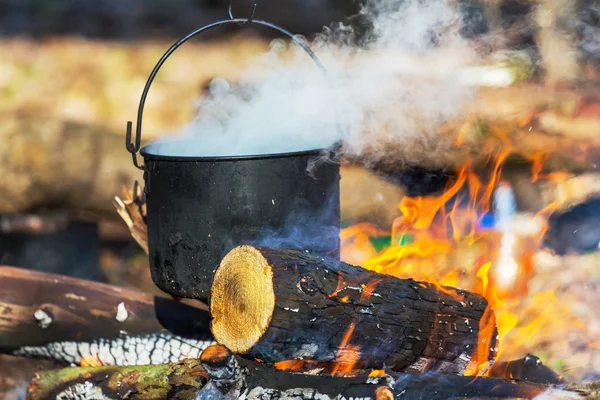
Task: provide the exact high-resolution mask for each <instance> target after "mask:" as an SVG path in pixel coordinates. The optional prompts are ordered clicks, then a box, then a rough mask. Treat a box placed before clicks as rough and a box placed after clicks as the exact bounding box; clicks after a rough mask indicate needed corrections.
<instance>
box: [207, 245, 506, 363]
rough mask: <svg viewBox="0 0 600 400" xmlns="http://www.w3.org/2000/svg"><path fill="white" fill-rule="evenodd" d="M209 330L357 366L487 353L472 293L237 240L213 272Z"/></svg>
mask: <svg viewBox="0 0 600 400" xmlns="http://www.w3.org/2000/svg"><path fill="white" fill-rule="evenodd" d="M210 312H211V314H212V316H213V320H212V325H211V330H212V332H213V335H214V337H215V339H216V340H217V342H218V343H220V344H223V345H225V346H227V347H228V348H229V349H231V350H232V351H233V352H234V353H236V354H241V355H243V356H244V357H248V358H257V359H261V360H264V361H266V362H280V361H286V360H294V359H296V360H314V361H318V362H324V363H328V362H329V363H335V364H337V365H338V372H340V373H342V372H343V371H344V370H351V369H356V368H382V367H383V366H386V367H387V368H390V369H391V370H395V371H418V372H424V371H440V372H446V373H456V374H463V373H465V371H467V372H468V373H469V372H470V373H474V371H475V370H476V369H477V367H478V366H479V365H480V364H482V363H486V362H489V361H491V360H492V359H493V358H494V355H495V353H496V336H497V334H496V327H495V316H494V313H493V311H492V310H491V309H490V308H489V306H488V303H487V301H486V300H485V299H484V298H483V297H481V296H479V295H477V294H474V293H470V292H467V291H464V290H459V289H453V288H448V287H436V286H435V285H433V284H431V283H425V282H417V281H414V280H412V279H398V278H395V277H391V276H387V275H382V274H378V273H375V272H372V271H368V270H366V269H363V268H360V267H355V266H352V265H349V264H346V263H343V262H339V261H337V260H334V259H328V258H321V257H316V256H313V255H310V254H308V253H306V252H302V251H296V250H286V249H270V248H264V247H252V246H240V247H237V248H235V249H233V250H232V251H231V252H229V253H228V254H227V255H226V256H225V257H224V258H223V260H222V262H221V264H220V266H219V267H218V269H217V270H216V272H215V278H214V283H213V286H212V289H211V300H210Z"/></svg>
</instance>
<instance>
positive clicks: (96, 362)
mask: <svg viewBox="0 0 600 400" xmlns="http://www.w3.org/2000/svg"><path fill="white" fill-rule="evenodd" d="M102 365H103V364H102V361H100V359H99V358H98V356H83V357H82V358H81V365H80V366H81V367H101V366H102Z"/></svg>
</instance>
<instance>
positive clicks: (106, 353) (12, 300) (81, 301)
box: [0, 267, 213, 365]
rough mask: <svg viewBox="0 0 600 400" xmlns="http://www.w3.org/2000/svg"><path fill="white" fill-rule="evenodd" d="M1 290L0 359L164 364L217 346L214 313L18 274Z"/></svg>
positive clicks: (10, 271) (1, 275) (3, 276)
mask: <svg viewBox="0 0 600 400" xmlns="http://www.w3.org/2000/svg"><path fill="white" fill-rule="evenodd" d="M0 287H2V290H1V291H0V315H1V316H2V318H0V353H8V354H14V355H24V356H37V357H41V358H49V359H54V360H58V361H64V362H67V363H76V364H80V363H82V361H83V362H84V364H85V363H88V364H89V365H136V364H162V363H166V362H172V361H173V362H174V361H179V360H180V359H182V358H185V357H197V356H198V355H199V354H200V352H201V350H202V349H203V348H205V347H206V346H208V345H210V344H211V343H213V339H212V336H211V334H210V332H209V314H208V313H207V312H206V311H204V310H200V309H198V308H195V307H191V306H188V305H185V304H181V303H178V302H176V301H173V300H169V299H165V298H161V297H156V296H152V295H150V294H147V293H144V292H140V291H137V290H132V289H126V288H121V287H116V286H111V285H106V284H102V283H96V282H90V281H86V280H81V279H76V278H70V277H65V276H61V275H54V274H48V273H42V272H35V271H30V270H25V269H19V268H11V267H0Z"/></svg>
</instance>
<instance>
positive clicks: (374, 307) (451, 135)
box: [0, 2, 600, 400]
mask: <svg viewBox="0 0 600 400" xmlns="http://www.w3.org/2000/svg"><path fill="white" fill-rule="evenodd" d="M384 3H385V4H387V3H386V2H384ZM417 3H418V4H417ZM417 3H415V4H417V5H412V6H407V7H406V8H405V9H401V10H400V11H401V12H398V13H397V14H393V15H394V16H395V17H397V18H401V21H402V22H405V23H409V22H411V21H413V20H417V19H418V16H419V15H420V14H421V12H422V11H423V9H422V7H425V6H424V5H423V4H420V3H419V2H417ZM369 4H370V5H366V6H365V9H364V10H363V11H364V13H365V14H367V15H369V16H370V18H372V21H371V22H372V23H373V25H374V28H373V29H374V30H375V31H376V32H377V33H378V34H379V36H378V37H377V39H372V42H373V43H374V44H373V43H370V42H368V41H367V42H368V43H366V44H365V45H364V46H365V47H366V49H363V48H357V47H356V46H354V47H352V46H351V47H350V48H345V47H344V46H338V47H336V48H335V51H334V50H332V49H333V47H330V46H331V44H330V43H329V41H328V39H331V38H326V39H327V40H326V39H323V38H321V39H320V40H316V41H315V48H316V49H317V50H316V51H313V48H312V47H309V46H308V44H307V43H306V42H305V41H304V40H302V39H301V38H299V37H296V36H294V35H292V34H291V33H289V32H287V31H286V30H285V29H283V28H280V27H278V26H276V25H273V24H271V23H268V22H266V21H262V20H257V19H256V18H255V14H254V12H255V11H256V10H255V9H254V10H253V12H252V15H251V16H250V17H248V18H235V17H234V16H233V13H232V10H231V7H230V10H229V15H230V19H227V20H224V21H220V22H217V23H214V24H211V25H208V26H205V27H202V28H199V29H198V30H196V31H194V32H191V33H190V34H189V35H187V36H185V37H184V38H182V39H181V40H179V41H177V42H176V43H175V44H174V45H172V46H171V47H170V48H169V49H168V50H167V51H166V53H164V55H163V57H162V58H160V60H159V61H158V63H157V64H156V66H155V68H154V70H153V71H152V72H151V74H150V77H149V78H148V81H147V83H146V86H145V88H144V91H143V93H142V96H141V101H140V105H139V108H138V115H137V120H136V123H137V124H136V125H135V129H134V124H133V123H132V122H129V123H128V124H127V131H126V132H127V134H126V135H127V138H126V143H127V151H129V152H130V153H131V155H132V156H133V164H134V165H135V167H137V168H139V169H140V170H142V171H143V184H140V183H138V182H135V184H134V185H133V188H132V189H131V190H130V189H128V188H127V189H125V190H124V195H123V197H115V199H114V206H115V207H116V209H117V212H118V214H119V215H120V216H121V218H122V219H123V220H124V221H125V223H126V224H127V226H128V227H129V229H130V231H131V235H132V237H133V239H134V240H135V241H136V242H137V243H138V244H139V245H140V247H141V248H142V249H143V251H144V253H145V254H146V255H147V256H148V261H149V270H150V271H151V272H150V273H151V278H152V281H153V282H154V284H156V286H157V287H158V288H160V289H161V290H162V291H163V292H164V293H166V294H167V297H157V296H153V295H150V294H148V293H145V292H142V291H138V290H134V289H126V288H121V287H117V286H113V285H107V284H101V283H95V282H89V281H85V280H82V279H76V278H73V277H66V276H60V275H53V274H49V273H42V272H35V271H30V270H25V269H19V268H13V267H8V266H6V267H1V268H0V282H1V284H2V288H3V289H2V293H0V339H2V342H1V343H0V351H2V352H3V353H7V354H11V355H14V356H22V357H37V358H46V359H51V360H55V361H57V362H60V363H62V364H66V365H69V366H68V367H67V366H66V365H63V366H64V367H65V368H60V369H51V370H46V371H40V372H39V373H37V374H36V377H35V378H34V380H33V381H32V383H31V385H30V386H29V388H28V396H29V398H31V399H45V398H60V399H75V398H93V399H96V398H98V399H109V398H110V399H113V398H137V399H160V398H181V399H196V400H203V399H237V398H241V399H292V398H293V399H378V400H382V399H426V400H436V399H447V398H451V399H462V398H482V399H483V398H489V399H491V398H503V399H513V398H515V399H516V398H527V399H545V398H550V399H584V398H595V397H594V396H597V384H596V386H594V385H590V386H581V385H573V384H572V381H574V380H578V379H581V378H583V375H584V374H587V376H586V377H588V378H589V376H590V374H591V373H592V372H593V371H594V367H591V366H590V367H589V368H587V367H586V366H583V367H582V368H581V370H580V371H578V374H579V375H578V376H574V375H573V376H572V375H571V374H569V371H568V370H566V369H565V370H563V369H561V368H560V365H559V363H558V360H557V359H556V358H555V357H560V355H559V354H558V353H556V352H555V349H556V346H560V345H562V346H563V350H564V349H565V348H566V349H567V350H568V351H571V350H572V348H573V347H567V346H571V344H572V343H576V344H577V346H578V347H577V349H578V350H577V351H582V352H585V351H587V350H589V349H593V348H597V347H598V345H599V342H598V339H597V337H596V336H595V335H597V332H598V331H597V327H593V326H591V323H588V321H585V320H584V319H583V318H582V316H581V315H582V312H581V311H580V309H579V307H580V306H581V304H580V303H577V301H576V300H575V299H576V296H575V295H574V294H573V293H570V292H569V290H571V291H573V290H574V289H573V288H572V287H570V288H565V287H564V285H561V281H560V279H559V277H560V276H561V275H562V274H567V273H568V274H571V273H573V274H575V273H576V272H574V269H569V270H567V269H566V268H563V267H564V264H563V261H564V260H565V259H567V258H568V257H569V256H571V255H573V254H576V253H583V252H586V251H592V250H596V249H597V248H598V246H599V244H598V241H599V240H600V234H596V233H597V232H596V231H597V230H598V228H597V227H595V226H592V225H594V224H595V222H596V221H597V220H600V213H599V212H598V211H597V210H596V209H597V202H598V200H597V197H598V195H599V194H600V185H599V184H598V182H600V178H598V176H597V174H596V173H595V172H593V169H595V168H596V164H595V163H596V162H597V161H598V160H597V159H596V158H595V154H598V153H597V151H598V150H600V146H598V143H597V139H596V138H595V137H593V136H594V135H595V133H597V131H596V130H595V129H596V128H597V127H598V122H597V121H598V119H597V115H596V114H597V107H598V104H600V98H598V95H597V93H594V91H593V90H590V91H589V93H588V92H585V93H583V90H578V89H573V88H563V87H559V86H553V88H552V89H547V88H546V87H543V88H541V89H540V87H539V86H542V85H538V86H536V85H534V84H531V83H522V84H521V86H518V87H517V88H514V87H510V88H509V86H510V84H512V83H514V81H515V80H518V79H521V78H520V77H521V74H525V75H527V78H531V73H530V69H531V68H533V66H532V64H534V63H533V61H532V60H530V59H528V58H527V57H526V56H525V55H523V54H521V53H519V54H518V55H514V54H511V55H510V57H509V59H504V61H505V62H503V63H500V66H498V67H489V66H479V67H473V66H471V65H470V63H472V64H476V62H475V60H479V61H481V60H480V59H479V58H478V56H475V55H474V53H475V52H474V51H473V49H472V48H471V46H470V45H469V46H467V45H465V44H464V43H463V41H462V40H458V39H457V38H456V37H454V36H452V34H449V36H448V35H446V33H447V31H450V32H452V29H453V26H454V20H453V18H451V15H450V14H451V13H450V11H448V13H447V14H445V13H444V12H440V15H437V14H436V13H434V12H433V11H431V10H429V11H430V12H431V14H432V15H433V17H431V16H428V18H431V21H428V22H429V25H430V26H428V28H429V30H426V29H422V28H421V27H420V25H419V24H415V26H413V28H412V31H414V32H413V34H414V37H412V36H411V37H410V38H409V39H410V40H409V39H407V43H408V44H407V45H406V47H405V48H402V47H400V46H397V44H398V43H395V42H394V41H393V40H392V39H390V37H392V38H395V36H394V35H389V33H390V32H391V33H394V32H395V30H394V29H395V28H394V27H390V26H389V25H388V23H389V19H388V18H387V17H386V13H390V12H392V11H390V10H387V8H386V7H384V6H381V5H379V6H375V5H373V4H371V3H369ZM377 4H379V3H377ZM411 4H412V3H411ZM370 7H371V8H372V9H371V8H370ZM444 7H445V6H444ZM255 8H256V7H255ZM448 10H450V9H448ZM438 11H439V10H438ZM442 11H443V10H442ZM449 15H450V16H449ZM409 17H410V18H409ZM557 18H558V17H557ZM392 20H393V18H392ZM252 24H257V25H260V26H262V27H267V28H272V29H275V30H276V31H277V32H278V33H281V34H284V35H287V36H288V37H289V38H291V39H292V40H293V41H294V43H296V44H297V45H298V46H297V47H299V50H300V51H301V53H298V54H302V55H301V56H300V55H298V54H297V53H296V52H295V50H294V49H295V48H294V49H292V50H289V49H288V50H289V53H286V54H285V55H282V54H281V53H285V51H284V50H282V49H279V48H278V47H277V44H276V45H274V50H273V52H272V53H270V56H273V58H274V59H275V60H273V59H271V58H268V60H267V65H270V68H271V69H268V71H267V72H266V73H264V75H265V76H266V77H263V76H259V75H256V74H253V73H249V74H248V76H247V77H245V78H242V79H241V82H239V83H238V84H230V83H228V82H224V81H222V80H218V79H216V80H214V81H213V82H212V83H211V84H210V85H209V87H208V88H207V89H206V93H205V97H204V98H203V100H202V101H201V102H200V105H199V114H198V116H197V118H196V119H195V120H194V121H192V122H191V123H190V124H189V125H188V126H186V127H185V128H184V129H182V131H181V132H178V136H177V135H176V137H170V138H163V139H160V140H157V141H154V142H152V143H150V144H147V145H146V146H145V147H143V148H142V120H143V111H144V105H145V101H146V97H147V95H148V94H149V91H150V88H151V85H152V83H153V80H154V78H155V77H156V76H157V74H158V72H159V70H160V68H161V67H162V66H163V64H164V63H165V62H167V59H168V58H169V57H170V56H171V55H172V54H173V53H175V51H176V50H177V49H178V48H179V47H180V46H182V45H183V44H184V43H185V42H186V41H187V40H189V39H191V38H192V37H194V36H196V35H198V34H200V33H203V32H204V31H206V30H208V29H212V28H214V27H219V26H230V25H240V26H248V25H252ZM438 25H439V27H438ZM496 28H498V26H496ZM421 30H422V31H421ZM340 32H342V33H343V32H345V31H344V30H341V31H340ZM340 32H334V33H332V35H331V36H332V37H334V36H335V35H336V34H341V33H340ZM432 34H437V36H436V40H433V41H434V42H435V46H439V47H440V48H441V50H440V49H438V48H437V47H436V49H437V50H436V52H428V50H431V49H430V48H428V47H427V46H425V50H426V51H422V50H423V49H421V48H420V45H423V43H427V45H428V46H433V45H431V44H430V42H431V41H432V39H431V38H430V36H431V35H432ZM433 36H435V35H433ZM424 38H425V39H424ZM411 40H412V41H411ZM390 41H391V42H393V43H392V44H390ZM342 42H343V41H342ZM485 44H486V43H478V45H480V46H483V45H485ZM369 46H371V47H369ZM423 46H424V45H423ZM457 49H458V50H457ZM318 50H320V51H321V52H322V53H323V55H324V57H323V59H324V61H321V58H319V56H318V53H319V51H318ZM384 50H392V51H391V52H386V51H384ZM479 50H480V49H479ZM480 51H481V50H480ZM290 53H291V54H292V57H291V58H292V59H293V60H294V61H297V59H300V58H301V57H304V59H302V60H304V61H297V62H298V65H299V66H295V67H294V68H290V69H288V66H289V64H286V63H288V62H289V60H287V56H288V55H289V54H290ZM405 53H406V54H405ZM422 53H424V54H422ZM430 53H431V54H430ZM307 56H308V57H307ZM338 58H339V59H338ZM283 59H286V61H285V62H284V61H282V60H283ZM340 60H341V61H340ZM415 60H419V62H422V63H423V68H422V69H421V68H416V67H415V65H419V62H416V61H415ZM423 60H425V61H427V62H423ZM442 60H446V61H444V62H442ZM486 60H487V61H489V60H488V59H486ZM305 61H306V62H310V63H311V65H310V67H311V68H312V69H311V68H309V67H308V66H307V65H305V64H304V62H305ZM327 61H329V62H330V63H329V64H328V63H327ZM392 61H393V62H392ZM446 62H447V64H449V66H448V65H446ZM269 63H271V64H269ZM313 63H314V65H312V64H313ZM438 63H439V64H440V65H438ZM292 64H293V63H292ZM397 64H400V66H399V67H396V65H397ZM425 64H427V65H425ZM441 64H443V65H441ZM516 64H518V65H517V66H515V65H516ZM294 65H295V64H294ZM328 65H331V67H330V68H329V69H328ZM432 65H433V66H432ZM507 65H508V66H507ZM523 65H525V67H524V66H523ZM263 66H264V65H263ZM519 68H524V70H521V69H519ZM364 70H367V71H368V72H370V73H373V72H376V73H377V74H379V75H380V76H379V77H378V79H372V78H371V77H370V76H369V77H367V75H368V74H366V73H365V72H364ZM306 71H308V72H306ZM449 71H450V72H449ZM457 71H458V72H457ZM490 71H492V72H491V73H490ZM254 72H255V71H254ZM554 72H556V71H554ZM549 75H550V74H549ZM424 76H426V78H424ZM553 76H554V77H556V75H553ZM372 82H375V83H374V84H373V85H374V86H375V88H374V89H372V88H370V85H371V84H372ZM482 82H483V83H482ZM490 82H491V83H490ZM304 84H305V85H306V86H302V85H304ZM479 85H481V86H483V88H480V89H478V90H476V89H474V88H473V87H474V86H479ZM485 85H488V86H485ZM528 85H529V86H528ZM490 87H491V88H490ZM415 88H416V89H415ZM508 89H510V91H509V90H508ZM398 91H400V95H398V94H397V92H398ZM507 93H508V94H507ZM515 93H516V94H515ZM582 93H583V94H582ZM315 94H318V95H320V97H317V99H314V97H315ZM394 96H395V97H394ZM594 96H595V97H594ZM548 98H551V99H552V101H550V100H548ZM390 99H392V100H390ZM498 99H500V100H498ZM507 99H508V100H507ZM565 99H566V100H565ZM292 100H293V101H292ZM340 100H343V101H340ZM561 101H564V103H563V102H561ZM502 102H504V103H502ZM498 103H501V104H500V105H498ZM505 103H506V104H505ZM530 103H532V104H530ZM565 103H567V104H565ZM507 104H508V105H507ZM492 105H493V106H492ZM302 107H304V108H302ZM511 107H512V108H511ZM490 109H498V110H507V109H508V110H509V111H510V112H506V113H507V114H508V115H509V116H506V115H499V114H501V112H498V113H497V114H494V116H493V118H492V117H490V113H491V112H490ZM515 109H516V110H517V111H518V112H514V110H515ZM300 110H302V111H300ZM292 111H293V112H292ZM265 113H268V114H272V115H269V118H262V117H263V116H264V114H265ZM590 115H592V117H590ZM561 118H565V119H567V118H571V119H573V120H577V121H578V122H580V124H573V131H575V132H576V133H575V134H574V137H575V138H573V137H566V136H564V135H563V136H561V135H560V133H558V131H557V130H560V129H562V128H564V124H562V123H561V121H562V120H561ZM579 118H584V119H585V118H589V120H587V119H586V120H585V123H583V122H581V120H580V119H579ZM261 119H262V121H259V123H258V124H257V123H256V121H257V120H261ZM265 121H268V123H265ZM290 121H291V123H290ZM307 121H308V122H307ZM268 125H272V127H271V126H268ZM279 130H282V132H280V131H279ZM407 131H410V132H408V133H407ZM240 132H243V133H246V134H248V138H246V139H239V141H238V139H237V136H236V135H238V134H239V133H240ZM590 132H592V133H590ZM211 135H214V136H216V138H215V139H214V141H213V142H211V143H210V146H212V147H210V146H207V147H206V148H205V147H204V143H205V142H204V141H205V140H206V139H207V138H208V137H209V136H211ZM240 136H243V135H240ZM305 139H306V140H305ZM269 140H272V141H271V142H269ZM199 144H202V145H201V146H200V145H199ZM138 153H139V154H138ZM140 155H141V158H143V163H142V161H141V160H140V159H138V157H139V156H140ZM592 166H593V167H592ZM415 170H418V171H420V172H419V173H415V172H414V171H415ZM423 171H425V172H423ZM426 176H433V178H432V179H431V180H429V181H427V182H424V181H425V180H427V179H425V177H426ZM579 230H581V232H579V233H578V231H579ZM595 232H596V233H595ZM557 260H558V261H557ZM595 260H596V259H594V260H593V261H592V262H595ZM596 267H597V266H596ZM544 274H545V277H544V279H542V276H544ZM582 274H583V273H582ZM548 276H554V277H555V278H556V279H548V278H547V277H548ZM585 279H586V278H582V280H585ZM33 294H35V295H33ZM168 296H170V298H169V297H168ZM583 314H585V312H584V313H583ZM534 344H535V345H534ZM531 349H534V350H535V351H533V352H532V350H531ZM586 354H587V353H586ZM589 354H591V353H589ZM590 357H592V356H590ZM542 360H544V362H542ZM587 361H589V358H588V359H587ZM545 364H547V365H545ZM582 371H583V372H582Z"/></svg>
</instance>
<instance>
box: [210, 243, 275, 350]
mask: <svg viewBox="0 0 600 400" xmlns="http://www.w3.org/2000/svg"><path fill="white" fill-rule="evenodd" d="M274 307H275V293H274V291H273V271H272V269H271V266H270V265H269V263H268V262H267V260H266V258H265V257H264V256H263V255H262V254H261V253H260V252H259V251H258V250H257V249H255V248H254V247H251V246H240V247H237V248H235V249H233V250H232V251H230V252H229V253H228V254H227V255H226V256H225V257H224V258H223V260H222V261H221V264H220V266H219V268H218V269H217V271H216V273H215V276H214V282H213V286H212V289H211V300H210V310H211V313H212V316H213V321H212V328H211V329H212V332H213V335H214V337H215V339H216V340H217V342H219V343H222V344H224V345H225V346H227V347H228V348H229V349H231V351H233V352H234V353H245V352H246V351H248V350H249V349H250V348H251V347H252V346H253V345H254V344H255V343H256V342H257V341H258V340H259V339H260V338H261V337H262V335H263V334H264V333H265V331H266V330H267V328H268V326H269V324H270V322H271V316H272V314H273V309H274Z"/></svg>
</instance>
